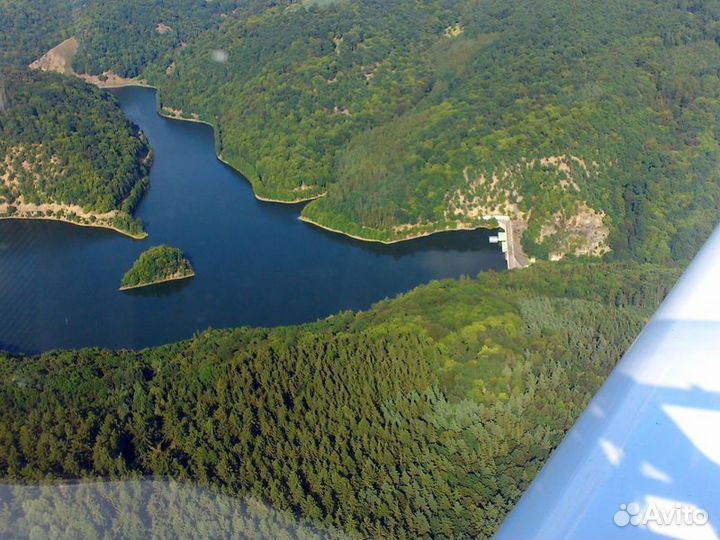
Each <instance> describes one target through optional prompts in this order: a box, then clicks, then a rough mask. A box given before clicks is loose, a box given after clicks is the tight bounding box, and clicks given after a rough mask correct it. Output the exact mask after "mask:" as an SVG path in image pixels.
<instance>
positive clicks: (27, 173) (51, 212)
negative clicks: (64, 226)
mask: <svg viewBox="0 0 720 540" xmlns="http://www.w3.org/2000/svg"><path fill="white" fill-rule="evenodd" d="M19 159H22V160H23V161H22V162H20V166H19V169H21V170H18V167H17V162H18V161H19ZM21 174H22V175H23V176H24V177H25V179H26V180H25V181H27V179H28V178H29V179H30V180H31V181H32V182H34V183H35V186H36V191H37V192H38V195H39V196H40V197H41V198H42V199H45V200H44V202H34V201H28V200H26V199H25V197H24V196H23V194H22V193H21V186H20V181H19V179H18V176H19V175H21ZM65 174H66V172H65V170H63V168H62V167H61V166H60V164H59V159H58V157H57V156H55V155H52V156H50V158H49V159H48V158H47V155H46V153H45V149H44V148H43V145H41V144H35V145H32V146H30V147H25V146H23V145H17V146H14V147H12V148H10V149H9V150H8V151H7V152H6V153H5V155H4V156H3V158H2V161H0V188H2V189H0V219H46V220H54V221H65V222H68V223H74V224H76V225H84V226H89V227H102V228H108V229H113V230H115V231H118V232H120V233H122V234H125V235H128V236H131V237H133V238H145V237H146V236H147V235H146V234H145V233H140V234H130V233H129V232H128V231H124V230H120V229H118V228H117V227H116V226H115V225H114V220H115V218H117V217H118V216H119V215H120V214H121V212H120V211H118V210H111V211H109V212H93V211H90V210H85V209H84V208H82V207H81V206H80V205H77V204H66V203H61V202H59V201H52V200H49V199H50V197H48V196H47V194H45V193H42V191H41V190H40V187H39V185H40V182H41V180H44V181H45V182H47V181H48V180H49V181H50V182H52V181H56V180H59V179H62V178H63V177H64V176H65Z"/></svg>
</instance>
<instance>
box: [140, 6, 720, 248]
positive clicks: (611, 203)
mask: <svg viewBox="0 0 720 540" xmlns="http://www.w3.org/2000/svg"><path fill="white" fill-rule="evenodd" d="M325 4H326V5H324V6H322V7H318V6H309V5H307V4H306V5H304V6H303V5H300V4H297V3H290V2H283V1H280V2H273V3H271V4H268V5H269V7H265V6H264V5H263V4H262V3H259V2H251V3H249V4H247V6H245V7H243V8H240V9H239V10H237V11H236V12H235V13H234V14H233V15H232V16H229V17H228V18H226V19H225V21H224V22H223V24H222V25H221V26H220V28H219V29H217V30H215V31H212V32H206V33H203V34H200V35H199V36H198V37H197V38H196V39H195V40H193V41H192V42H190V43H188V45H187V47H184V48H182V49H177V50H176V51H175V52H173V53H172V54H168V55H166V56H165V57H163V58H162V59H161V60H159V61H158V62H156V63H155V64H153V65H150V66H149V67H148V69H147V70H146V76H148V77H149V78H150V79H151V80H152V81H154V82H155V83H156V84H158V85H159V87H160V89H161V101H162V104H163V105H165V106H168V107H171V108H174V109H181V110H183V111H184V112H185V113H186V114H189V113H198V114H200V116H201V117H202V118H203V119H205V120H208V121H210V122H212V123H214V124H216V126H217V137H218V150H219V152H220V153H221V154H222V156H223V158H225V159H226V160H228V161H229V162H231V163H232V164H234V165H235V166H236V167H238V168H239V169H240V170H241V171H242V172H244V173H245V174H246V175H247V176H248V177H249V178H250V179H251V181H252V182H253V185H254V187H255V190H256V192H257V193H258V194H259V195H261V196H266V197H271V198H278V199H282V200H293V199H302V198H308V197H312V196H316V195H320V194H323V193H326V192H327V195H326V196H325V197H324V198H321V199H319V200H317V201H315V202H313V203H311V204H310V205H308V206H307V207H306V208H305V210H304V215H305V216H307V217H308V218H310V219H312V220H314V221H317V222H319V223H321V224H324V225H327V226H330V227H332V228H335V229H339V230H342V231H346V232H350V233H353V234H356V235H359V236H363V237H367V238H376V239H393V238H402V237H404V236H407V235H410V234H412V233H413V232H414V231H417V230H434V229H442V228H452V227H456V226H460V225H472V224H478V223H481V222H482V221H481V218H482V217H483V216H484V215H492V214H509V215H511V216H512V217H514V218H515V219H516V220H517V221H519V222H522V223H524V224H527V232H526V233H525V238H524V244H525V246H526V249H527V250H528V251H529V253H530V254H531V255H535V256H537V257H548V256H551V255H553V254H554V255H556V256H557V255H562V254H572V253H575V254H578V255H580V254H591V255H599V254H602V253H605V252H606V251H607V250H608V248H610V249H612V250H613V252H614V253H615V256H616V257H619V258H628V257H629V258H635V259H638V260H642V261H656V262H667V261H671V260H687V258H688V257H689V255H690V254H691V253H693V252H694V251H695V250H696V249H697V247H698V246H699V242H700V241H701V240H702V239H704V238H706V236H707V234H708V233H709V231H710V230H711V229H712V227H713V225H714V223H716V222H717V219H718V217H719V214H718V205H717V200H718V198H719V197H720V188H719V187H718V182H717V173H718V170H717V167H718V165H717V161H718V143H717V133H716V132H715V126H716V125H717V121H718V110H719V109H718V104H719V103H720V99H719V92H720V84H719V79H718V69H720V68H719V67H718V66H720V47H719V46H718V42H720V22H718V16H719V15H720V8H718V6H717V4H716V3H715V2H711V1H704V2H686V1H673V2H656V1H654V0H640V1H633V2H629V1H627V0H612V1H610V2H586V3H583V4H582V6H578V4H577V3H576V2H571V1H569V0H532V1H529V2H528V1H512V0H511V1H507V0H491V1H482V2H476V1H472V0H449V1H439V0H435V1H427V2H421V3H417V2H408V1H406V0H391V1H385V0H383V1H379V0H367V1H359V0H358V1H354V0H347V1H343V2H334V3H332V2H331V3H325ZM217 51H222V52H223V54H222V55H220V56H218V55H216V54H215V53H216V52H217ZM213 59H215V60H216V61H213Z"/></svg>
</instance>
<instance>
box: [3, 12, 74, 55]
mask: <svg viewBox="0 0 720 540" xmlns="http://www.w3.org/2000/svg"><path fill="white" fill-rule="evenodd" d="M75 4H76V2H75V1H74V0H64V1H60V0H0V66H2V65H3V64H10V65H15V66H23V67H25V66H27V65H28V64H30V62H32V61H33V60H36V59H37V58H39V57H40V56H42V55H43V54H45V52H47V50H48V49H50V48H52V47H54V46H55V45H57V44H58V43H60V42H61V41H63V40H64V39H66V38H68V37H70V36H71V35H72V28H73V7H75Z"/></svg>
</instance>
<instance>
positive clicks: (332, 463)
mask: <svg viewBox="0 0 720 540" xmlns="http://www.w3.org/2000/svg"><path fill="white" fill-rule="evenodd" d="M676 275H677V274H676V272H675V271H673V270H666V269H662V268H658V267H652V266H628V265H570V264H556V265H549V264H539V265H537V266H536V267H533V268H530V269H526V270H523V271H518V272H513V273H504V274H500V275H498V274H494V273H486V274H483V275H481V276H479V278H478V279H462V280H459V281H442V282H436V283H432V284H430V285H427V286H424V287H420V288H418V289H416V290H414V291H412V292H411V293H408V294H406V295H403V296H401V297H399V298H397V299H395V300H387V301H383V302H380V303H379V304H377V305H376V306H375V307H374V308H372V309H371V310H370V311H368V312H365V313H359V314H352V313H345V314H341V315H338V316H335V317H331V318H329V319H326V320H324V321H322V322H318V323H314V324H309V325H304V326H298V327H287V328H277V329H270V330H267V329H238V330H228V331H209V332H206V333H203V334H201V335H199V336H197V337H195V338H193V339H192V340H189V341H185V342H182V343H178V344H175V345H168V346H164V347H159V348H154V349H147V350H144V351H139V352H130V351H117V352H111V351H103V350H97V349H86V350H81V351H75V352H70V351H67V352H51V353H47V354H43V355H41V356H38V357H12V356H4V357H2V359H1V360H0V399H1V400H2V402H3V403H4V404H5V405H4V408H3V415H2V417H0V477H2V478H4V479H5V480H6V481H14V482H17V481H21V482H44V481H53V480H59V479H63V478H80V479H92V478H97V477H102V478H105V479H128V478H140V477H146V476H153V477H155V478H173V479H175V480H177V481H180V482H183V481H185V480H188V481H193V482H195V483H196V485H199V486H203V487H205V488H208V489H210V490H211V491H214V492H215V493H217V494H218V495H229V496H232V497H235V498H237V497H241V498H249V499H252V500H256V501H262V502H265V503H267V504H269V505H270V506H271V507H272V508H273V509H275V510H277V511H280V512H287V513H289V515H291V516H295V517H296V518H297V519H298V520H299V523H300V524H303V525H306V526H310V525H311V526H312V527H314V528H315V529H317V530H322V531H327V532H326V533H323V534H324V535H325V536H326V537H336V538H339V537H348V538H408V539H410V538H413V539H414V538H477V537H488V536H490V535H491V534H492V533H493V532H494V530H495V529H496V527H497V526H498V524H499V523H500V521H501V520H502V518H503V517H504V516H505V515H506V513H507V512H508V510H509V509H511V508H512V506H513V504H514V503H515V501H517V499H518V498H519V496H520V495H521V494H522V492H523V490H524V489H525V488H526V487H527V485H528V483H529V482H530V481H531V480H532V478H533V476H534V475H535V473H536V472H537V471H538V469H539V468H540V466H541V465H542V464H543V462H544V461H545V459H546V458H547V456H548V454H549V453H550V452H551V450H552V449H553V448H554V447H555V446H556V445H557V444H558V442H559V441H560V440H561V439H562V437H563V435H564V433H565V431H566V430H567V429H568V428H569V427H570V425H571V424H572V422H573V421H574V420H575V418H576V417H577V415H578V414H579V413H580V412H581V411H582V410H583V408H584V406H585V405H586V404H587V402H588V400H589V398H590V396H591V395H592V394H593V392H595V390H596V389H597V388H598V386H599V384H600V383H601V382H602V381H603V380H604V378H605V376H606V375H607V373H608V371H609V370H610V369H611V367H612V366H613V365H614V363H615V362H616V360H617V359H618V357H619V356H620V355H621V354H622V352H623V351H624V350H625V348H626V347H627V346H628V345H629V344H630V343H631V341H632V340H633V339H634V337H635V336H636V335H637V333H638V332H639V330H640V328H641V327H642V325H643V323H644V321H645V319H646V317H647V316H648V314H649V313H650V312H652V311H653V310H654V308H655V307H656V305H657V303H658V302H659V301H660V299H661V298H662V297H663V296H664V294H665V293H666V291H667V288H668V285H669V284H670V283H672V281H673V280H674V278H675V277H676ZM122 500H123V501H125V502H123V504H126V503H127V500H128V499H127V498H123V499H122ZM3 504H4V508H5V510H4V511H5V514H3V515H16V516H20V517H18V518H17V519H15V520H9V521H7V523H6V528H7V530H10V531H13V530H15V531H17V529H13V527H20V526H21V525H22V524H26V523H27V522H28V520H30V521H32V518H33V515H32V514H28V512H29V510H27V508H28V507H19V506H17V505H16V506H12V505H13V504H15V503H13V502H12V499H11V498H8V501H7V502H5V503H3ZM18 505H19V503H18ZM121 506H122V505H121ZM23 508H25V509H23ZM115 508H119V507H118V506H116V507H115ZM10 510H13V511H16V512H18V513H17V514H10V513H9V512H10ZM103 515H104V516H105V519H114V518H113V516H115V515H116V514H114V513H113V512H110V513H108V514H103ZM162 516H163V515H162V513H161V514H160V515H158V514H157V513H155V512H153V511H152V510H151V509H148V511H145V510H144V509H139V510H138V513H137V515H136V518H137V519H138V520H141V523H140V524H138V522H137V521H134V522H133V525H134V526H135V527H138V526H142V527H148V528H152V526H153V523H155V524H157V522H158V520H161V519H163V517H162ZM214 516H215V517H214ZM263 516H264V517H263ZM206 517H207V519H208V520H211V521H212V520H213V519H215V518H217V519H218V520H219V521H218V522H217V523H215V524H214V525H213V526H215V527H221V528H223V527H224V528H227V527H230V526H231V525H229V524H228V522H227V521H223V517H222V513H219V514H218V515H217V516H216V515H215V514H208V515H207V516H206ZM243 519H244V518H243ZM264 519H266V520H268V521H266V522H264V521H263V520H264ZM273 519H275V518H274V517H273V516H271V515H269V514H267V513H264V512H261V513H260V515H258V516H256V517H255V518H253V519H251V520H250V521H249V522H247V523H245V522H243V523H245V524H244V525H243V526H242V527H237V528H234V529H232V530H233V531H234V533H235V534H239V535H240V536H241V537H253V536H252V533H251V532H249V531H252V530H256V531H261V533H262V534H264V535H265V536H266V537H273V535H274V532H273V530H274V529H272V528H270V529H268V527H270V526H271V523H270V522H271V521H272V520H273ZM40 521H42V520H40ZM238 523H239V520H238ZM107 525H108V524H107V522H106V521H102V520H101V522H99V523H97V524H96V525H95V526H96V527H98V528H102V527H106V526H107ZM275 525H278V524H277V523H276V524H275ZM38 526H40V527H41V529H40V530H43V529H42V527H48V526H49V525H48V523H47V522H45V523H40V524H39V525H38ZM203 526H205V525H203ZM278 530H280V529H278ZM333 531H341V532H333ZM286 534H288V533H287V532H286V533H282V535H280V534H279V533H278V534H275V536H274V537H281V536H285V535H286ZM98 536H100V535H98Z"/></svg>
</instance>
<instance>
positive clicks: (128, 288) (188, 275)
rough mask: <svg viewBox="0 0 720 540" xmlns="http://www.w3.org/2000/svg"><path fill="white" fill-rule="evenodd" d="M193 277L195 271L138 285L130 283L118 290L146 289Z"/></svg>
mask: <svg viewBox="0 0 720 540" xmlns="http://www.w3.org/2000/svg"><path fill="white" fill-rule="evenodd" d="M191 277H195V272H192V273H190V274H187V275H184V276H178V277H171V278H165V279H160V280H158V281H151V282H150V283H139V284H138V285H129V286H125V287H120V288H119V289H118V291H131V290H133V289H144V288H145V287H152V286H153V285H160V284H161V283H170V282H171V281H180V280H183V279H189V278H191Z"/></svg>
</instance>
